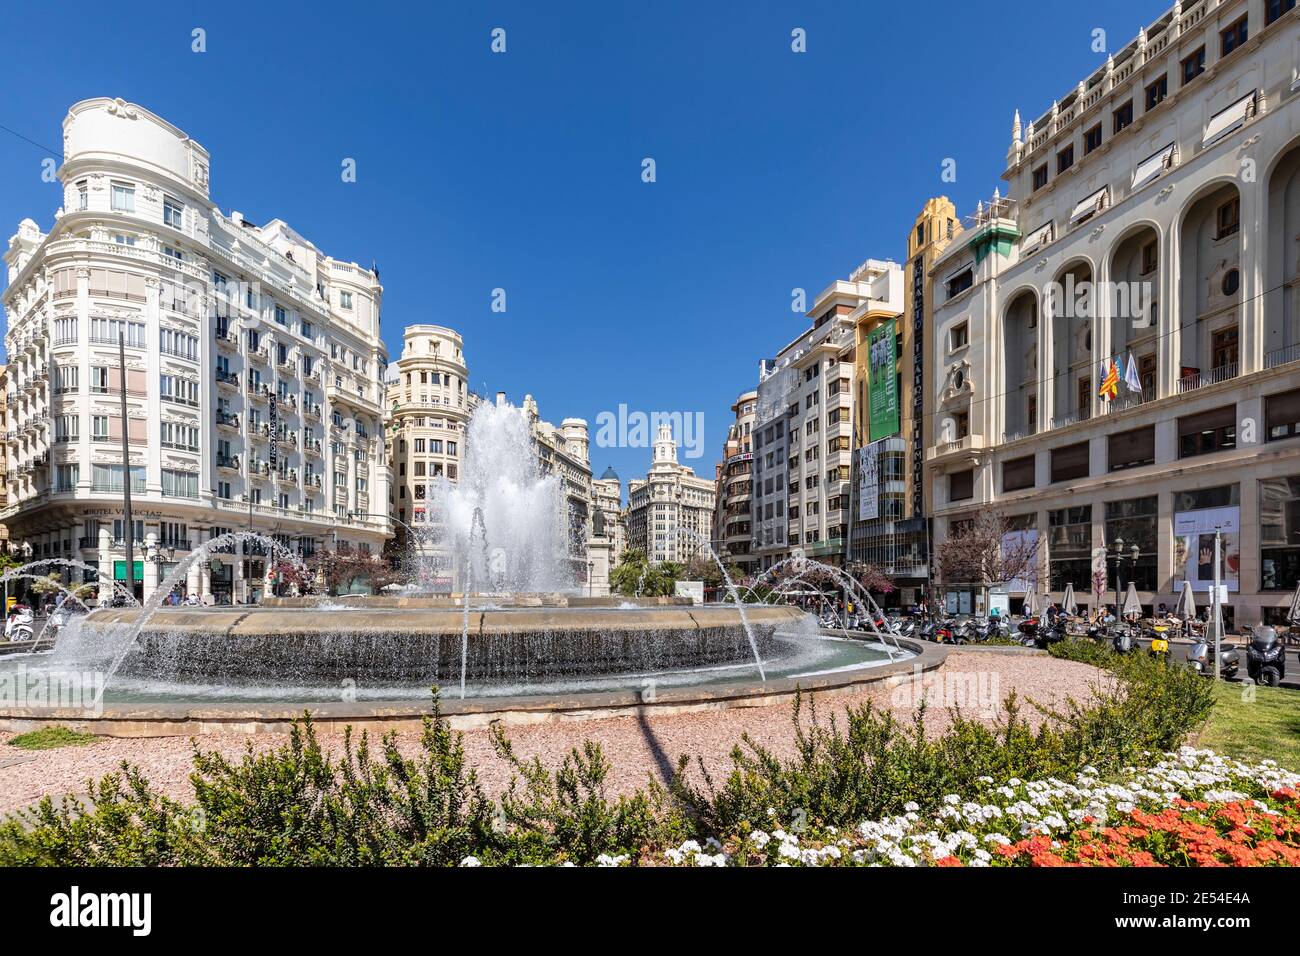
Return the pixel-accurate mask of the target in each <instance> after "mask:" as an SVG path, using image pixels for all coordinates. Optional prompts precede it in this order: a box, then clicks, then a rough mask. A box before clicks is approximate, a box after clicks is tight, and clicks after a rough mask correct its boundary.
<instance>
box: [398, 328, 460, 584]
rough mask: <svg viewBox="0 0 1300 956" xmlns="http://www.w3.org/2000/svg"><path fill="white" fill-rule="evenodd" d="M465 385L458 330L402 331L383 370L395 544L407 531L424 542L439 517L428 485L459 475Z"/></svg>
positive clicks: (399, 543)
mask: <svg viewBox="0 0 1300 956" xmlns="http://www.w3.org/2000/svg"><path fill="white" fill-rule="evenodd" d="M468 383H469V367H468V365H467V363H466V359H465V353H464V342H463V341H462V339H461V336H460V333H459V332H456V331H454V330H452V329H449V328H445V327H443V326H441V325H408V326H407V327H406V330H405V332H404V333H403V335H402V355H401V357H400V358H398V359H397V361H395V362H393V364H392V365H390V366H389V369H388V381H387V405H388V416H389V423H388V458H389V462H390V467H391V469H392V480H393V485H392V491H391V493H390V497H391V502H390V512H389V513H390V514H391V515H392V516H393V517H394V518H396V521H395V522H394V526H395V533H396V535H397V539H398V545H399V547H400V546H405V544H406V540H407V537H408V535H407V530H406V529H407V528H408V527H410V528H414V529H415V531H416V533H417V534H419V535H421V536H422V543H424V542H425V540H426V539H425V538H424V531H425V529H426V528H429V527H430V526H431V525H434V524H436V522H437V520H438V516H436V515H433V514H431V512H430V505H429V497H430V494H429V487H430V485H431V483H433V482H435V481H437V480H438V479H440V478H444V477H445V478H446V479H447V480H448V481H458V480H459V478H460V469H461V467H462V463H463V461H464V457H465V430H466V428H467V427H468V426H469V420H470V417H471V416H472V415H473V414H474V409H475V408H476V407H477V405H478V396H477V395H475V394H474V393H473V392H472V391H470V389H469V384H468ZM433 537H436V536H435V535H431V536H429V539H432V538H433ZM450 583H451V582H450V578H448V579H447V584H448V586H450Z"/></svg>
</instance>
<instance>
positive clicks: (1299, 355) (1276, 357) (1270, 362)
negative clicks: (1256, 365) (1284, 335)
mask: <svg viewBox="0 0 1300 956" xmlns="http://www.w3.org/2000/svg"><path fill="white" fill-rule="evenodd" d="M1292 362H1300V345H1289V346H1287V347H1286V348H1284V349H1275V350H1274V351H1272V352H1268V353H1267V354H1265V356H1264V368H1277V367H1278V366H1281V365H1290V364H1291V363H1292Z"/></svg>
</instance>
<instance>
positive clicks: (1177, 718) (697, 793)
mask: <svg viewBox="0 0 1300 956" xmlns="http://www.w3.org/2000/svg"><path fill="white" fill-rule="evenodd" d="M1112 657H1113V658H1114V660H1108V661H1107V663H1109V664H1111V665H1112V668H1113V669H1112V672H1111V674H1110V675H1107V676H1105V677H1103V678H1102V681H1101V684H1099V686H1098V688H1097V693H1096V694H1095V695H1094V699H1093V700H1090V701H1088V702H1087V703H1086V704H1081V703H1079V702H1077V701H1074V700H1070V701H1068V702H1067V703H1066V705H1065V706H1064V707H1062V708H1060V709H1059V710H1055V711H1047V710H1045V709H1043V708H1037V709H1038V710H1039V711H1040V715H1039V716H1040V718H1041V719H1040V721H1039V722H1038V726H1037V728H1036V729H1035V727H1033V726H1032V725H1031V723H1030V721H1029V720H1028V719H1027V718H1026V717H1025V716H1024V714H1023V712H1022V710H1023V708H1022V706H1021V704H1020V702H1019V701H1018V700H1017V699H1016V697H1015V695H1014V694H1013V695H1011V696H1010V697H1009V698H1008V699H1007V701H1006V704H1005V714H1004V716H1003V717H1002V718H1000V719H999V720H998V721H997V722H996V723H994V724H992V725H990V724H985V723H981V722H979V721H974V720H970V719H967V718H965V717H963V716H961V715H958V716H957V717H955V718H954V720H953V722H952V726H951V727H950V728H949V730H948V731H947V732H946V733H944V734H942V735H940V736H935V737H929V736H927V735H926V732H925V711H924V709H921V710H920V711H919V712H918V713H917V714H916V715H915V716H914V717H913V719H912V720H911V722H910V723H906V724H904V723H901V722H899V721H898V720H897V719H896V718H895V717H894V716H893V715H892V714H889V713H887V712H882V711H880V710H877V709H876V708H875V707H874V706H873V705H872V704H870V703H867V704H864V705H862V706H861V707H856V708H850V709H849V710H848V711H847V713H846V714H845V716H844V719H843V721H841V720H838V719H835V718H832V719H831V720H829V721H825V722H818V721H817V719H816V709H815V707H812V708H810V709H811V715H810V716H811V719H810V720H809V721H808V724H807V726H805V725H804V723H803V721H802V720H801V712H802V701H801V700H796V704H795V716H794V720H795V739H796V745H797V746H796V755H795V757H794V758H793V759H791V760H782V759H780V758H779V757H777V756H776V755H775V754H774V753H773V752H772V751H770V750H769V749H767V748H765V747H764V746H762V745H761V744H759V743H757V742H756V741H754V740H753V739H751V738H750V737H749V736H748V735H746V736H745V737H744V738H742V743H741V745H740V746H738V747H736V748H735V749H734V750H733V751H732V755H731V761H732V769H731V771H730V773H729V774H728V776H727V777H726V779H725V781H723V782H722V783H721V785H715V783H714V781H713V780H712V778H711V777H710V776H709V774H708V773H707V772H706V771H705V769H704V767H703V764H702V763H701V764H700V766H699V767H698V777H699V778H700V780H701V781H702V782H701V783H700V784H694V783H692V782H691V781H690V779H689V777H688V776H687V774H686V773H685V771H686V770H687V769H688V767H687V764H685V763H683V764H682V767H681V770H682V771H683V772H681V773H679V774H678V776H677V779H676V780H675V781H674V785H673V793H674V795H675V796H676V797H677V798H678V799H679V801H680V802H681V803H682V805H683V806H684V807H686V808H687V810H688V811H689V813H690V814H691V816H692V818H693V819H694V820H696V821H697V822H698V823H697V825H698V826H699V827H700V829H701V830H702V831H703V832H704V833H706V834H708V835H715V834H731V833H736V832H737V831H738V830H740V829H743V826H744V825H745V824H757V823H759V822H760V821H763V822H766V821H767V819H768V817H769V816H773V815H774V816H775V818H776V819H777V820H779V821H782V822H786V821H789V820H794V819H799V820H803V821H805V822H807V823H808V824H820V825H833V826H845V825H850V826H851V825H853V824H855V823H857V822H860V821H862V820H869V819H879V818H880V817H882V816H886V815H891V814H898V813H902V812H904V805H905V804H907V803H909V802H913V803H916V804H919V805H920V808H921V812H928V811H932V810H934V809H935V808H936V807H937V806H938V802H939V801H940V800H942V798H943V797H944V796H945V795H947V794H952V793H955V794H968V793H972V792H974V791H975V790H976V789H977V786H976V785H977V783H978V781H979V778H980V777H986V776H987V777H992V778H993V779H995V780H1006V779H1010V778H1012V777H1020V778H1023V779H1027V780H1035V779H1043V778H1045V777H1050V776H1065V775H1072V774H1074V773H1077V772H1078V771H1079V770H1080V769H1082V768H1083V767H1084V766H1092V767H1095V768H1097V770H1098V771H1100V772H1101V773H1112V772H1116V771H1119V770H1121V769H1123V768H1124V767H1126V766H1130V765H1137V764H1141V763H1143V762H1145V760H1146V759H1147V758H1148V755H1149V754H1152V753H1163V752H1166V751H1168V750H1171V749H1174V748H1175V747H1177V746H1178V745H1179V744H1181V743H1182V741H1183V740H1184V739H1185V737H1186V736H1187V734H1188V732H1189V731H1190V730H1191V729H1192V728H1193V727H1196V726H1199V725H1200V724H1202V723H1203V722H1204V721H1205V720H1206V718H1207V717H1208V716H1209V713H1210V710H1211V708H1212V706H1213V697H1212V689H1211V688H1210V687H1209V686H1208V682H1206V681H1204V680H1202V679H1200V678H1198V677H1197V676H1196V675H1194V674H1192V673H1191V672H1190V671H1187V670H1185V669H1183V668H1168V667H1165V666H1164V665H1163V663H1161V662H1158V661H1154V660H1150V659H1148V658H1146V657H1138V656H1134V657H1127V658H1121V657H1119V656H1118V655H1112ZM1103 685H1104V686H1103Z"/></svg>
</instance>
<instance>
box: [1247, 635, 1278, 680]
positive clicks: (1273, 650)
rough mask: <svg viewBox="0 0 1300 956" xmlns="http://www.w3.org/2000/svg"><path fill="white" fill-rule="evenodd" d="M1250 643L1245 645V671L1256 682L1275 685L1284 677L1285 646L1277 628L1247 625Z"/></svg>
mask: <svg viewBox="0 0 1300 956" xmlns="http://www.w3.org/2000/svg"><path fill="white" fill-rule="evenodd" d="M1246 632H1247V633H1248V634H1249V635H1250V644H1248V645H1247V647H1246V671H1247V673H1248V674H1249V675H1250V679H1251V680H1253V681H1254V682H1255V683H1256V684H1263V685H1265V686H1266V687H1276V686H1277V685H1278V684H1280V683H1282V678H1284V677H1286V648H1285V646H1283V644H1282V642H1281V641H1280V640H1279V639H1278V636H1277V628H1274V627H1258V628H1251V627H1247V628H1246Z"/></svg>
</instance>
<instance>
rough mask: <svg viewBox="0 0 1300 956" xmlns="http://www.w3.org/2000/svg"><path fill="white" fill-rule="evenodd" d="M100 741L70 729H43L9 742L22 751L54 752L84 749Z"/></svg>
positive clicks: (91, 735) (92, 736)
mask: <svg viewBox="0 0 1300 956" xmlns="http://www.w3.org/2000/svg"><path fill="white" fill-rule="evenodd" d="M98 739H99V738H98V737H97V736H95V735H94V734H83V733H80V732H79V731H76V730H73V729H72V728H70V727H42V728H41V729H40V730H33V731H31V732H30V733H26V734H19V735H18V736H17V737H15V738H14V739H13V740H11V741H9V746H10V747H18V748H19V749H21V750H54V749H56V748H58V747H84V746H86V745H87V744H93V743H94V742H95V741H96V740H98Z"/></svg>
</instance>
